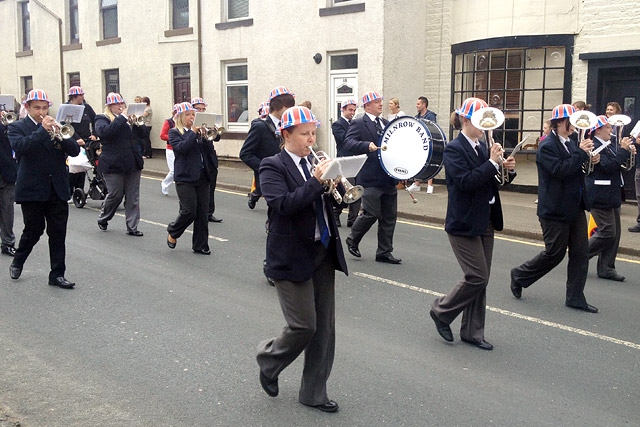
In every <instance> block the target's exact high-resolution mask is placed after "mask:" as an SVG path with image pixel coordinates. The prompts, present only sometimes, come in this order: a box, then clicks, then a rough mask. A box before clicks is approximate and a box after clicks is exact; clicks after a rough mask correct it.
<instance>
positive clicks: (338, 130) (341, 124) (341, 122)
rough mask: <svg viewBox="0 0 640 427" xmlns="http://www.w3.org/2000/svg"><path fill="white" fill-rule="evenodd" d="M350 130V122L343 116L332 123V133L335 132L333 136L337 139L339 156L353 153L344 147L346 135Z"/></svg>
mask: <svg viewBox="0 0 640 427" xmlns="http://www.w3.org/2000/svg"><path fill="white" fill-rule="evenodd" d="M348 130H349V122H348V121H347V119H345V118H344V117H342V116H340V118H339V119H338V120H336V121H335V122H333V123H332V124H331V133H333V137H334V138H335V140H336V149H337V152H336V153H337V156H338V157H344V156H350V155H351V153H349V152H348V151H346V150H345V149H344V137H345V136H346V135H347V131H348Z"/></svg>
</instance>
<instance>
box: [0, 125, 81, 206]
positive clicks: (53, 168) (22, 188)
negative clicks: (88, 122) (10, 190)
mask: <svg viewBox="0 0 640 427" xmlns="http://www.w3.org/2000/svg"><path fill="white" fill-rule="evenodd" d="M8 136H9V142H11V148H12V149H13V151H14V152H15V154H16V160H17V161H18V173H17V179H16V193H15V194H16V197H15V201H16V203H21V202H45V201H47V200H48V199H49V197H50V196H51V189H52V188H53V189H54V191H55V192H56V195H57V196H58V197H59V198H60V199H61V200H64V201H67V200H69V197H71V194H70V193H69V168H68V167H67V164H66V160H67V155H69V156H71V157H75V156H77V155H78V154H80V146H79V145H78V143H77V142H76V140H75V138H73V137H71V138H68V139H63V140H62V141H55V142H54V141H52V140H51V135H49V132H48V131H47V130H46V129H45V128H43V127H42V125H40V124H38V125H36V124H35V123H34V122H33V120H31V118H30V117H29V116H27V117H25V118H24V119H21V120H18V121H16V122H13V123H11V124H10V125H9V130H8ZM56 145H58V146H59V147H60V148H56Z"/></svg>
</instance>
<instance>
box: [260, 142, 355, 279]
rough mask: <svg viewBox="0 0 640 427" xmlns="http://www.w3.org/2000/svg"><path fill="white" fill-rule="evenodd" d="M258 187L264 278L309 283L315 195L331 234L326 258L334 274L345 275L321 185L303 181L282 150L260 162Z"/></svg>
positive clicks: (328, 200) (312, 266)
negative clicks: (263, 213)
mask: <svg viewBox="0 0 640 427" xmlns="http://www.w3.org/2000/svg"><path fill="white" fill-rule="evenodd" d="M260 183H261V188H262V195H263V197H264V198H265V200H266V201H267V204H268V206H269V209H268V212H267V216H268V224H269V230H268V235H267V265H266V275H267V277H272V278H273V279H275V280H290V281H292V282H301V281H305V280H309V279H311V277H312V275H313V271H314V259H315V256H316V250H317V245H318V243H316V241H315V230H316V210H315V208H314V202H315V201H316V199H317V197H318V195H319V194H321V195H322V198H323V199H324V207H325V213H326V218H327V220H328V223H327V226H328V227H329V231H330V233H331V240H330V244H329V248H328V249H329V252H330V253H329V255H328V256H331V257H333V259H334V263H335V268H336V270H338V271H342V272H344V273H345V274H348V271H347V264H346V262H345V259H344V254H343V252H342V244H341V242H340V234H339V232H338V227H337V226H336V220H335V217H334V215H333V212H332V210H331V205H330V203H332V201H331V200H332V199H333V198H332V197H329V196H327V195H326V194H325V193H324V187H323V185H322V184H321V183H320V182H318V180H317V179H314V178H311V179H309V180H308V181H305V180H304V178H303V177H302V175H301V173H300V169H298V166H297V165H296V164H294V161H293V159H292V158H291V156H290V155H289V154H288V153H287V152H286V151H285V150H282V151H280V152H279V153H278V154H276V155H275V156H272V157H268V158H266V159H264V160H263V161H262V164H261V166H260Z"/></svg>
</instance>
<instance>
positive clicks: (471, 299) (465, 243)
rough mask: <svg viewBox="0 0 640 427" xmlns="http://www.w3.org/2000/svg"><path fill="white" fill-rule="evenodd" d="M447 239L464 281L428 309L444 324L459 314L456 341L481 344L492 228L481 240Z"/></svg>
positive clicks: (478, 238) (491, 247) (464, 237)
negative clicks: (458, 336)
mask: <svg viewBox="0 0 640 427" xmlns="http://www.w3.org/2000/svg"><path fill="white" fill-rule="evenodd" d="M447 236H448V237H449V243H450V244H451V249H452V250H453V253H454V254H455V256H456V259H457V260H458V264H460V268H461V269H462V272H463V273H464V278H463V279H462V280H461V281H460V282H458V284H456V285H455V286H454V287H453V289H451V291H449V293H448V294H447V295H445V296H443V297H440V298H437V299H436V300H435V301H434V302H433V304H432V305H431V308H432V310H433V312H434V313H435V314H436V316H437V317H438V319H440V320H442V321H443V322H445V323H451V322H453V321H454V319H455V318H456V317H458V315H459V314H460V313H462V324H461V326H460V338H464V339H467V340H471V341H482V340H484V320H485V313H486V310H487V304H486V296H487V285H488V284H489V275H490V274H491V259H492V256H493V241H494V239H493V227H492V226H491V225H489V227H488V228H487V231H486V232H485V234H484V235H482V236H476V237H469V236H455V235H453V234H447Z"/></svg>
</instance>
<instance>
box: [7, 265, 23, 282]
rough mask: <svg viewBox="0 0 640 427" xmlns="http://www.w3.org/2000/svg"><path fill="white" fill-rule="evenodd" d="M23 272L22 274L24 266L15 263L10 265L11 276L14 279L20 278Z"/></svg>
mask: <svg viewBox="0 0 640 427" xmlns="http://www.w3.org/2000/svg"><path fill="white" fill-rule="evenodd" d="M21 274H22V267H18V266H17V265H13V264H11V265H10V266H9V276H11V278H12V279H13V280H18V279H19V278H20V275H21Z"/></svg>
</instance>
